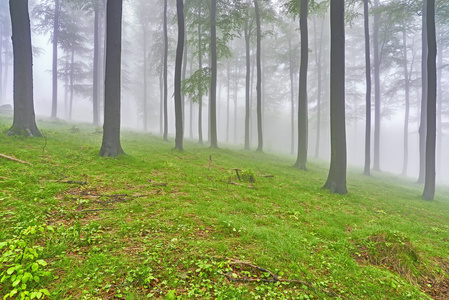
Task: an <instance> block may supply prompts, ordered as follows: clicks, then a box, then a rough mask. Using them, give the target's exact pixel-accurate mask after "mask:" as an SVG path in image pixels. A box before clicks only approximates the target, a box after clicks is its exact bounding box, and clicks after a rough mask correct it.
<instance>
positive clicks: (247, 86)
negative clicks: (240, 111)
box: [245, 22, 251, 150]
mask: <svg viewBox="0 0 449 300" xmlns="http://www.w3.org/2000/svg"><path fill="white" fill-rule="evenodd" d="M250 37H251V26H250V24H248V22H246V23H245V45H246V83H245V150H250V149H251V147H250V139H249V118H250V111H251V107H250V101H249V97H250V93H249V92H250V80H251V77H250V75H251V74H250V72H251V57H250V51H249V50H250V45H249V40H250Z"/></svg>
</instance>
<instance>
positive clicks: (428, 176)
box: [422, 0, 437, 200]
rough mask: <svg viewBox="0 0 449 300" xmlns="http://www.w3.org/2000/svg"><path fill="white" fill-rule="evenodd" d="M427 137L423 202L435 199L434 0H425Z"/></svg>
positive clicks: (435, 89) (435, 82) (435, 53)
mask: <svg viewBox="0 0 449 300" xmlns="http://www.w3.org/2000/svg"><path fill="white" fill-rule="evenodd" d="M426 13H427V18H426V23H427V26H426V27H427V28H426V29H427V30H426V31H427V45H428V50H429V51H428V56H427V69H428V77H427V87H428V89H427V128H426V129H427V130H426V131H427V135H426V170H425V182H424V192H423V195H422V197H423V199H424V200H433V199H434V197H435V143H436V99H437V69H436V57H437V43H436V34H435V0H427V10H426Z"/></svg>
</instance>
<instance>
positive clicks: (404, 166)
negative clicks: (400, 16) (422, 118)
mask: <svg viewBox="0 0 449 300" xmlns="http://www.w3.org/2000/svg"><path fill="white" fill-rule="evenodd" d="M402 41H403V42H402V43H403V48H404V50H403V51H404V63H403V64H404V79H405V116H404V161H403V163H402V175H403V176H406V175H407V168H408V123H409V117H410V78H409V72H408V59H407V33H406V30H405V29H403V31H402Z"/></svg>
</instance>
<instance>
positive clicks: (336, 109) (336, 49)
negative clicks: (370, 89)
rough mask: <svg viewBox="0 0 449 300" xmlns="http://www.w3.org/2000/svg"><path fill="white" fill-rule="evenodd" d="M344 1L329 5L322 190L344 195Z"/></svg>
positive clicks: (336, 0) (336, 1) (338, 0)
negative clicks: (327, 141)
mask: <svg viewBox="0 0 449 300" xmlns="http://www.w3.org/2000/svg"><path fill="white" fill-rule="evenodd" d="M344 10H345V5H344V0H333V1H332V2H331V103H330V119H331V164H330V169H329V176H328V178H327V181H326V183H325V184H324V186H323V188H325V189H329V190H330V192H331V193H338V194H346V193H347V192H348V191H347V189H346V131H345V28H344Z"/></svg>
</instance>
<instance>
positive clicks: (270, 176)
mask: <svg viewBox="0 0 449 300" xmlns="http://www.w3.org/2000/svg"><path fill="white" fill-rule="evenodd" d="M260 177H269V178H272V177H274V175H260Z"/></svg>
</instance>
